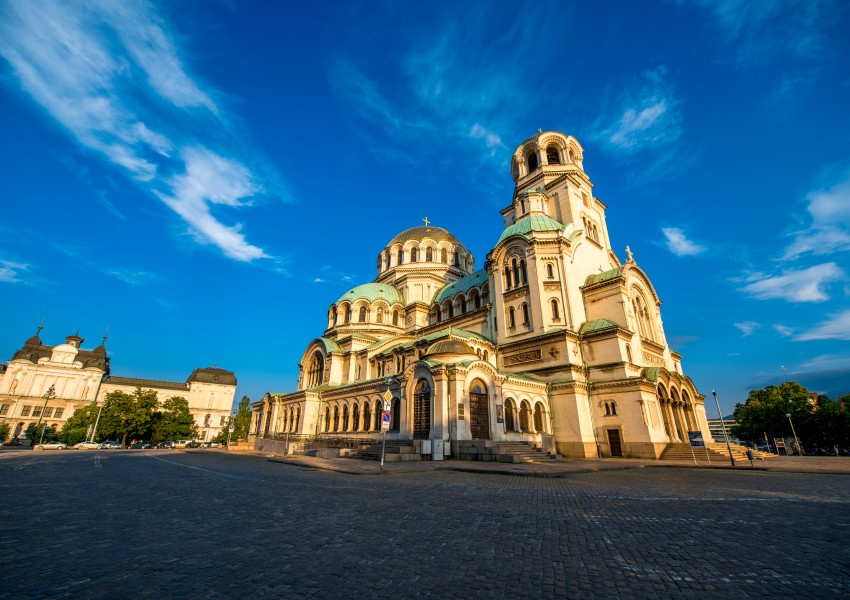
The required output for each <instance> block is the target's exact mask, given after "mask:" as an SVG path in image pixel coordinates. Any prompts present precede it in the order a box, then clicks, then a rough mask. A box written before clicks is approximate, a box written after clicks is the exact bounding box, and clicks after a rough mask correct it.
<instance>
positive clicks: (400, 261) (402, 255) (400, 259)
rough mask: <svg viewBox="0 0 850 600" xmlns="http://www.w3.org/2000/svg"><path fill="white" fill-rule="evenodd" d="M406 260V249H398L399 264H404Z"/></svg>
mask: <svg viewBox="0 0 850 600" xmlns="http://www.w3.org/2000/svg"><path fill="white" fill-rule="evenodd" d="M403 262H404V250H401V249H400V250H399V251H398V264H402V263H403Z"/></svg>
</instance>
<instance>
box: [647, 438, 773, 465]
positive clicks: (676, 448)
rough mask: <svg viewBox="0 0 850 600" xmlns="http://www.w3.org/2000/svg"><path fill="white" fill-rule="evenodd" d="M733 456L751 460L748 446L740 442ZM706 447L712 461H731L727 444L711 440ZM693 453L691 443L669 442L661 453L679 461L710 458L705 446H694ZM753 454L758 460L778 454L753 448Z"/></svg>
mask: <svg viewBox="0 0 850 600" xmlns="http://www.w3.org/2000/svg"><path fill="white" fill-rule="evenodd" d="M731 447H732V456H734V457H735V461H736V462H749V459H748V458H747V448H746V447H744V446H740V445H738V444H732V445H731ZM706 448H707V449H708V455H709V456H710V457H711V462H712V463H715V462H717V463H729V462H730V461H729V449H728V448H726V444H718V443H716V442H709V443H708V444H706ZM693 451H694V452H693V455H692V454H691V447H690V444H687V443H684V444H668V445H667V448H665V449H664V452H662V453H661V460H678V461H689V462H693V460H694V458H696V460H697V462H704V463H706V464H707V463H708V458H706V455H705V454H706V450H705V448H694V449H693ZM753 454H754V455H755V458H756V460H763V459H765V458H773V457H774V456H776V455H775V454H767V453H765V452H759V451H758V450H753Z"/></svg>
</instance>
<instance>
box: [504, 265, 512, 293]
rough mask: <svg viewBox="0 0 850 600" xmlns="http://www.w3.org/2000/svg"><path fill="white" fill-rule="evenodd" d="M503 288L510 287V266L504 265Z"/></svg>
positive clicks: (507, 288)
mask: <svg viewBox="0 0 850 600" xmlns="http://www.w3.org/2000/svg"><path fill="white" fill-rule="evenodd" d="M505 289H506V290H509V289H511V268H510V267H508V266H507V265H505Z"/></svg>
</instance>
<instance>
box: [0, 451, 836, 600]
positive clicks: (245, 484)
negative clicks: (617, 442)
mask: <svg viewBox="0 0 850 600" xmlns="http://www.w3.org/2000/svg"><path fill="white" fill-rule="evenodd" d="M0 473H2V476H0V491H2V497H3V503H2V508H0V519H2V520H1V521H0V522H2V536H0V560H2V564H3V569H2V575H0V577H2V581H0V597H27V598H130V597H132V598H171V597H175V598H186V597H190V596H194V597H198V598H202V597H203V598H207V597H221V598H244V597H254V598H264V597H281V598H304V597H316V598H363V597H368V598H384V597H386V598H411V597H434V598H448V597H467V598H544V597H552V596H563V597H572V598H654V597H659V598H697V597H699V598H707V597H708V598H721V597H722V598H736V599H737V598H763V597H765V596H768V595H770V596H776V597H784V598H804V597H805V598H836V597H842V596H843V597H847V596H848V595H850V550H848V546H847V544H848V540H850V510H848V508H850V501H848V498H850V476H847V475H825V474H818V475H809V474H802V475H801V474H790V473H766V472H731V471H704V470H690V469H671V468H647V469H629V470H621V471H605V472H600V473H588V474H576V475H570V476H567V477H563V478H554V479H553V478H549V479H543V478H530V477H513V476H508V475H485V474H474V473H455V472H448V471H435V472H427V473H416V474H396V475H385V476H356V475H347V474H341V473H331V472H326V471H314V470H311V469H303V468H296V467H292V466H286V465H280V464H276V463H271V462H268V461H266V460H265V459H263V458H260V457H254V456H234V455H224V454H222V453H217V452H208V453H206V454H204V453H188V452H168V451H87V452H86V451H70V450H69V451H65V452H55V453H48V452H43V453H33V452H11V451H10V452H2V453H0Z"/></svg>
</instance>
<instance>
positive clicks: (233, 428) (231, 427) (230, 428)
mask: <svg viewBox="0 0 850 600" xmlns="http://www.w3.org/2000/svg"><path fill="white" fill-rule="evenodd" d="M228 429H229V430H230V431H231V432H234V431H236V428H235V427H234V426H233V425H231V426H230V427H228Z"/></svg>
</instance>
